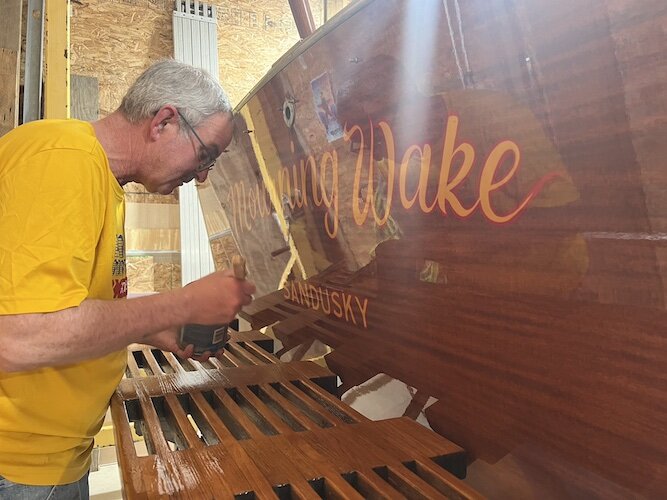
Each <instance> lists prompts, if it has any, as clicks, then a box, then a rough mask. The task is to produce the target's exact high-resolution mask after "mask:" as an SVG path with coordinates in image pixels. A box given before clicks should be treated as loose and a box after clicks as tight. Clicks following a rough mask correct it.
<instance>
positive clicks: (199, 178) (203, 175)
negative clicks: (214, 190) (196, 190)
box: [195, 170, 208, 182]
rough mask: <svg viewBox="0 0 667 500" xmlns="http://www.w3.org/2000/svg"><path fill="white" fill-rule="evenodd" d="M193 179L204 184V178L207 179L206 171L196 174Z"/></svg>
mask: <svg viewBox="0 0 667 500" xmlns="http://www.w3.org/2000/svg"><path fill="white" fill-rule="evenodd" d="M195 177H196V178H197V182H204V181H205V180H206V178H207V177H208V170H204V171H202V172H197V173H196V174H195Z"/></svg>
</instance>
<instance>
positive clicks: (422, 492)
mask: <svg viewBox="0 0 667 500" xmlns="http://www.w3.org/2000/svg"><path fill="white" fill-rule="evenodd" d="M387 472H388V480H389V483H390V484H394V485H398V486H397V487H398V489H399V490H400V491H401V492H402V493H403V494H404V495H405V496H407V497H408V498H415V499H422V498H443V497H444V495H443V494H442V493H440V492H439V491H438V490H436V489H435V488H434V487H433V486H431V485H430V484H428V483H427V482H426V481H424V480H423V479H422V478H420V477H419V476H417V475H416V474H415V473H413V472H412V471H411V470H409V469H408V468H407V467H405V466H403V464H393V465H390V466H388V467H387ZM408 492H411V493H412V494H410V493H408Z"/></svg>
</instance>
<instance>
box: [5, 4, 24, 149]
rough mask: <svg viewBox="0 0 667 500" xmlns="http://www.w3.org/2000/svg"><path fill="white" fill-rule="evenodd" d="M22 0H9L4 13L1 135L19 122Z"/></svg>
mask: <svg viewBox="0 0 667 500" xmlns="http://www.w3.org/2000/svg"><path fill="white" fill-rule="evenodd" d="M20 56H21V0H5V1H4V2H3V8H2V16H0V136H1V135H4V134H6V133H7V132H9V131H10V130H11V129H13V128H14V127H16V125H18V105H19V79H20Z"/></svg>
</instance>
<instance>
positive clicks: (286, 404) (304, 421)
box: [259, 384, 320, 430]
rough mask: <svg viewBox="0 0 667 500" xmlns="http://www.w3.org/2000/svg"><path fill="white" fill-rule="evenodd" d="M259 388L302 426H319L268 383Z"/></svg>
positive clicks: (314, 427) (309, 427)
mask: <svg viewBox="0 0 667 500" xmlns="http://www.w3.org/2000/svg"><path fill="white" fill-rule="evenodd" d="M259 388H260V389H261V390H263V391H264V393H265V394H266V395H267V396H268V397H269V398H271V399H272V400H273V401H275V402H276V404H278V405H279V406H280V407H281V408H282V409H284V410H285V412H286V413H288V414H289V415H290V416H291V417H292V418H294V420H296V421H297V422H299V423H300V424H301V425H302V426H303V427H305V428H306V429H308V430H313V429H319V428H320V427H319V426H318V425H317V424H316V423H315V422H313V421H312V420H311V419H310V418H308V417H307V416H306V415H304V414H303V412H302V411H301V410H300V409H298V408H297V407H296V406H295V405H294V404H292V402H291V401H289V400H288V399H286V398H284V397H283V395H282V394H280V393H279V392H278V391H276V390H275V389H274V388H273V387H271V386H270V385H269V384H261V385H259Z"/></svg>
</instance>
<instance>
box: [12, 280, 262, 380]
mask: <svg viewBox="0 0 667 500" xmlns="http://www.w3.org/2000/svg"><path fill="white" fill-rule="evenodd" d="M253 291H254V286H253V285H252V284H251V283H249V282H245V281H241V280H237V279H235V278H233V277H232V276H231V275H230V273H229V272H228V271H225V272H219V273H214V274H212V275H209V276H207V277H205V278H202V279H201V280H198V281H195V282H193V283H191V284H190V285H188V286H187V287H185V288H182V289H179V290H175V291H171V292H167V293H164V294H159V295H151V296H147V297H141V298H136V299H130V300H85V301H83V302H82V303H81V304H80V305H79V306H78V307H72V308H69V309H64V310H62V311H57V312H52V313H40V314H17V315H7V316H0V371H3V372H17V371H26V370H32V369H36V368H41V367H45V366H57V365H64V364H69V363H76V362H80V361H83V360H86V359H92V358H96V357H100V356H104V355H105V354H108V353H110V352H113V351H117V350H119V349H122V348H124V347H125V346H127V345H128V344H131V343H133V342H137V343H143V342H144V341H145V340H146V338H147V337H149V336H151V335H153V334H155V333H157V332H160V331H163V330H167V329H170V328H174V327H176V326H180V325H182V324H185V323H201V324H214V323H228V322H229V321H231V320H232V319H233V318H234V316H235V315H236V313H237V312H238V311H239V310H240V308H241V306H242V305H243V304H248V303H250V300H251V298H250V295H251V294H252V293H253Z"/></svg>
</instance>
